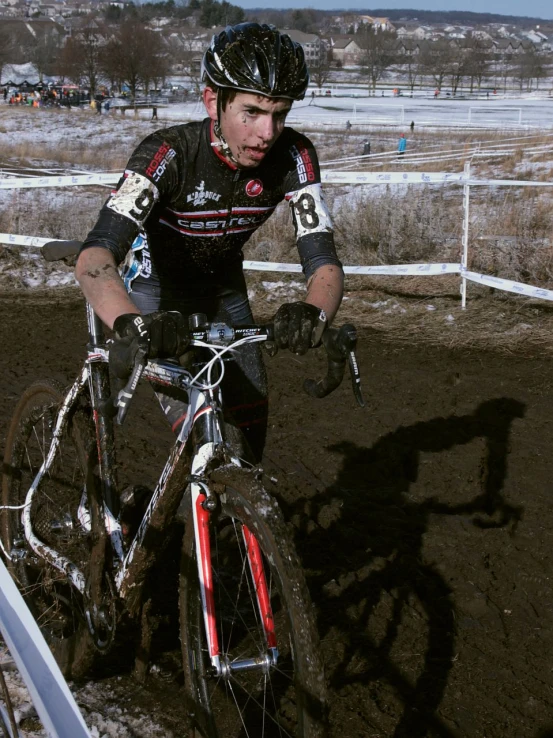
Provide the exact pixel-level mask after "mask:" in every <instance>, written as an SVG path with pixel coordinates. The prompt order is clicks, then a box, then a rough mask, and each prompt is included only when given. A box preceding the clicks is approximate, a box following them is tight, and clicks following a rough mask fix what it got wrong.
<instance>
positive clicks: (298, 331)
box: [269, 302, 326, 354]
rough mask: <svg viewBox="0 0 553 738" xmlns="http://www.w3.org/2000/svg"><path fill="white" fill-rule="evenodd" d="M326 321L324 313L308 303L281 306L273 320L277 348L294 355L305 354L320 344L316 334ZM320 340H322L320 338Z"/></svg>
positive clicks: (291, 303)
mask: <svg viewBox="0 0 553 738" xmlns="http://www.w3.org/2000/svg"><path fill="white" fill-rule="evenodd" d="M325 320H326V317H325V315H324V311H322V310H321V309H320V308H318V307H315V305H310V304H309V303H307V302H289V303H285V304H284V305H281V306H280V307H279V309H278V310H277V312H276V315H275V317H274V318H273V325H274V331H275V340H274V344H275V346H276V348H288V349H290V351H292V352H293V353H294V354H305V353H306V351H307V350H308V349H310V348H311V347H312V346H315V345H316V344H317V343H318V340H317V338H316V337H315V335H314V334H315V332H316V329H318V328H319V327H320V325H321V321H325ZM318 338H319V340H320V336H319V337H318ZM269 352H270V347H269Z"/></svg>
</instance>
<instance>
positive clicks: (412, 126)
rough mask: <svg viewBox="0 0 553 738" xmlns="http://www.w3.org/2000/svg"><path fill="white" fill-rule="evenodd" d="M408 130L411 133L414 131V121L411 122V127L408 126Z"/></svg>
mask: <svg viewBox="0 0 553 738" xmlns="http://www.w3.org/2000/svg"><path fill="white" fill-rule="evenodd" d="M409 128H410V129H411V133H413V131H414V130H415V121H414V120H412V121H411V125H410V126H409Z"/></svg>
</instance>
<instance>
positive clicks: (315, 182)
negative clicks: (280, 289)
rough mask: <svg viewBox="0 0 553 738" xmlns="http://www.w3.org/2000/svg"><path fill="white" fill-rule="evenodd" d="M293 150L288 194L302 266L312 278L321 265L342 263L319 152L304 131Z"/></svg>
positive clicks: (291, 151)
mask: <svg viewBox="0 0 553 738" xmlns="http://www.w3.org/2000/svg"><path fill="white" fill-rule="evenodd" d="M289 153H290V155H291V158H292V161H293V166H292V167H291V168H290V171H289V173H288V176H287V179H286V194H285V198H286V200H287V201H288V202H289V204H290V208H291V210H292V218H293V221H294V229H295V231H296V243H297V246H298V253H299V256H300V261H301V266H302V269H303V273H304V274H305V276H306V278H307V279H309V277H311V275H312V274H313V273H314V272H315V271H317V269H318V268H319V267H321V266H324V265H326V264H334V265H335V266H338V267H339V268H340V269H341V268H342V264H341V263H340V260H339V259H338V256H337V254H336V247H335V245H334V233H333V229H332V219H331V217H330V213H329V211H328V207H327V205H326V202H325V199H324V195H323V191H322V186H321V172H320V168H319V160H318V158H317V152H316V151H315V147H314V146H313V144H312V143H311V141H310V140H309V139H308V138H307V137H306V136H302V135H300V134H297V133H296V134H295V137H293V138H292V139H291V143H290V147H289Z"/></svg>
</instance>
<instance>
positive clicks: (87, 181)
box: [0, 169, 553, 190]
mask: <svg viewBox="0 0 553 738" xmlns="http://www.w3.org/2000/svg"><path fill="white" fill-rule="evenodd" d="M122 175H123V173H122V172H121V173H120V174H117V173H116V174H113V173H109V172H106V173H105V174H94V173H91V174H74V175H70V176H59V177H6V178H3V179H0V190H10V189H17V188H30V187H66V186H69V185H93V184H99V185H115V184H117V183H118V182H119V180H120V179H121V177H122ZM321 180H322V182H324V183H327V184H382V183H388V184H433V183H440V182H453V183H456V184H470V185H474V186H479V185H499V186H501V187H504V186H505V187H509V186H510V187H512V186H517V187H520V186H534V187H551V186H553V182H530V181H528V180H514V179H497V180H496V179H472V178H471V179H466V177H465V174H464V173H463V172H335V171H332V170H329V169H326V170H322V171H321Z"/></svg>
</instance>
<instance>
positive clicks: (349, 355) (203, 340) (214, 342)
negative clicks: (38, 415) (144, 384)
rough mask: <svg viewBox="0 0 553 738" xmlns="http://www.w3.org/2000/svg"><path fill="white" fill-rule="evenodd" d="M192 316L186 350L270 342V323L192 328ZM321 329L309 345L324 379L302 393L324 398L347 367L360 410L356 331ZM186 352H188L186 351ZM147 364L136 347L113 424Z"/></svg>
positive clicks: (311, 382) (350, 327) (143, 352)
mask: <svg viewBox="0 0 553 738" xmlns="http://www.w3.org/2000/svg"><path fill="white" fill-rule="evenodd" d="M195 317H196V316H190V320H191V324H192V326H193V327H191V329H190V333H189V338H190V347H194V346H198V345H205V344H209V345H210V346H214V347H217V348H218V347H221V348H224V347H230V346H231V345H232V344H234V343H236V342H237V341H240V340H241V339H248V338H250V339H252V340H258V341H263V340H266V341H273V340H274V327H273V324H272V323H266V324H265V325H243V326H230V325H228V324H226V323H215V322H214V323H208V322H207V321H205V322H203V323H201V321H200V322H199V324H198V325H196V326H195V327H194V325H193V324H194V318H195ZM323 328H324V326H323ZM321 330H323V329H322V328H321V326H318V328H317V329H316V330H315V332H314V336H313V344H314V346H315V345H316V344H317V343H318V342H319V340H320V341H321V343H322V346H323V347H324V349H325V351H326V354H327V360H328V367H327V373H326V376H325V377H324V379H320V380H314V379H306V380H305V381H304V383H303V388H304V390H305V392H307V394H309V395H311V397H317V398H322V397H326V396H327V395H329V394H330V393H331V392H333V391H334V390H335V389H336V388H337V387H339V386H340V384H341V383H342V380H343V378H344V373H345V369H346V364H348V366H349V370H350V375H351V383H352V389H353V394H354V397H355V399H356V401H357V404H358V405H359V406H360V407H364V406H365V402H364V400H363V396H362V393H361V376H360V372H359V365H358V363H357V359H356V357H355V348H356V346H357V331H356V329H355V327H354V326H353V325H351V323H346V324H345V325H343V326H342V327H341V328H328V327H327V328H324V331H323V332H322V336H320V332H321ZM188 350H190V349H189V348H187V351H188ZM147 363H148V357H147V352H146V349H143V348H139V349H138V351H137V353H136V358H135V364H134V368H133V371H132V373H131V376H130V378H129V380H128V381H127V383H126V385H125V387H123V389H122V390H120V392H119V393H118V394H117V398H116V399H115V400H114V402H113V405H114V408H113V414H115V413H117V418H116V421H117V423H118V424H119V425H121V424H122V423H123V421H124V420H125V417H126V415H127V412H128V409H129V405H130V402H131V400H132V397H133V395H134V392H135V390H136V386H137V384H138V381H139V379H140V377H141V376H142V373H143V371H144V368H145V367H146V365H147Z"/></svg>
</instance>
